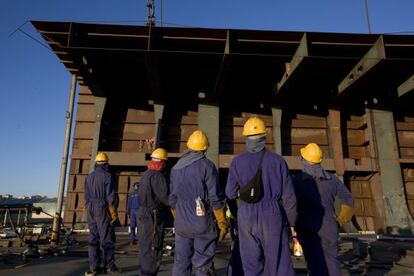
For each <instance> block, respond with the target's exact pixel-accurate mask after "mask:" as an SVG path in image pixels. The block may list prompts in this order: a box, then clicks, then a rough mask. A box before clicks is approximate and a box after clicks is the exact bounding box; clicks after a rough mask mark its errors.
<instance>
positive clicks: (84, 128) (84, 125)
mask: <svg viewBox="0 0 414 276" xmlns="http://www.w3.org/2000/svg"><path fill="white" fill-rule="evenodd" d="M94 129H95V123H92V122H77V123H76V125H75V134H74V138H75V139H92V138H93V135H94Z"/></svg>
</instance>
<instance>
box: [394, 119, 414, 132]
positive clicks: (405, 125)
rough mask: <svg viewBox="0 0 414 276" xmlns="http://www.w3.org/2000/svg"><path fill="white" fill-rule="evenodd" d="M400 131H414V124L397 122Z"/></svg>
mask: <svg viewBox="0 0 414 276" xmlns="http://www.w3.org/2000/svg"><path fill="white" fill-rule="evenodd" d="M395 125H396V128H397V130H398V131H403V130H405V131H414V122H398V121H397V122H395Z"/></svg>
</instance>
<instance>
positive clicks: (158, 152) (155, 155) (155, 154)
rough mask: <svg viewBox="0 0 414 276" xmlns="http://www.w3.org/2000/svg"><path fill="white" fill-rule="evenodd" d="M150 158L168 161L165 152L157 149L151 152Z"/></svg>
mask: <svg viewBox="0 0 414 276" xmlns="http://www.w3.org/2000/svg"><path fill="white" fill-rule="evenodd" d="M151 158H156V159H160V160H167V159H168V154H167V151H166V150H165V149H163V148H157V149H155V150H154V151H153V152H152V154H151Z"/></svg>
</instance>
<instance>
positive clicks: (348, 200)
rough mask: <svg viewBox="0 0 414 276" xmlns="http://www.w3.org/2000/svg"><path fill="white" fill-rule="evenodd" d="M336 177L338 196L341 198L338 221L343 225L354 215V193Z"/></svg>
mask: <svg viewBox="0 0 414 276" xmlns="http://www.w3.org/2000/svg"><path fill="white" fill-rule="evenodd" d="M335 178H336V186H337V196H338V197H339V199H340V200H341V211H340V213H339V214H338V216H337V220H338V223H339V224H340V225H341V226H342V225H344V224H345V223H347V222H349V221H350V220H351V219H352V216H353V215H354V200H353V198H352V193H351V192H350V191H349V190H348V188H347V187H346V186H345V185H344V183H342V181H340V180H339V179H338V178H337V177H335Z"/></svg>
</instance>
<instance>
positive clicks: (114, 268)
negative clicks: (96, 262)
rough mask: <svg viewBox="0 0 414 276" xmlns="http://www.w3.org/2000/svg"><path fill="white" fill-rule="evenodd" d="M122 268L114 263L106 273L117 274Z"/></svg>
mask: <svg viewBox="0 0 414 276" xmlns="http://www.w3.org/2000/svg"><path fill="white" fill-rule="evenodd" d="M121 272H122V271H121V269H120V268H118V267H117V266H116V265H112V266H111V267H109V268H107V269H106V273H108V274H117V273H121Z"/></svg>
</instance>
